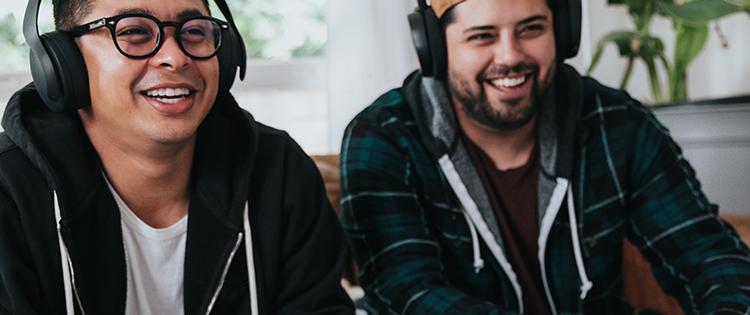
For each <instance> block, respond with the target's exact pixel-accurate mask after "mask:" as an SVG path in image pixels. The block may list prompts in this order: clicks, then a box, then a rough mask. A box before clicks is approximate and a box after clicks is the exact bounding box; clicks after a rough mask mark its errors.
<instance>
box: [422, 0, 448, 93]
mask: <svg viewBox="0 0 750 315" xmlns="http://www.w3.org/2000/svg"><path fill="white" fill-rule="evenodd" d="M424 21H425V28H426V29H427V38H428V40H429V43H430V55H431V56H432V70H433V72H434V73H433V74H434V77H435V79H437V80H445V79H446V77H447V76H448V48H447V47H446V45H445V31H444V30H443V27H442V26H441V25H440V21H439V20H438V18H437V16H435V11H433V10H432V9H429V10H426V11H425V14H424Z"/></svg>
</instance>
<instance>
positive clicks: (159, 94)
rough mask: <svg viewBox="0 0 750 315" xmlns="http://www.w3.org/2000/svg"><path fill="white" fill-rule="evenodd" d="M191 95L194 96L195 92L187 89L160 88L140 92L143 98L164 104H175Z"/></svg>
mask: <svg viewBox="0 0 750 315" xmlns="http://www.w3.org/2000/svg"><path fill="white" fill-rule="evenodd" d="M193 94H195V91H191V90H189V89H187V88H160V89H153V90H147V91H143V92H141V95H143V96H146V97H148V98H151V99H153V100H155V101H157V102H160V103H166V104H177V103H178V102H180V101H182V100H184V99H186V98H188V97H190V96H191V95H193Z"/></svg>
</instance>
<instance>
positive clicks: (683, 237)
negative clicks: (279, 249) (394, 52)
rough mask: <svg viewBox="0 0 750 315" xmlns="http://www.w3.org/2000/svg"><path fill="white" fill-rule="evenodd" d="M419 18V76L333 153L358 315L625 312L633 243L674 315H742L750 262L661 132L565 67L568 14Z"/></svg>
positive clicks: (571, 2)
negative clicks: (360, 292)
mask: <svg viewBox="0 0 750 315" xmlns="http://www.w3.org/2000/svg"><path fill="white" fill-rule="evenodd" d="M419 2H420V3H419V8H418V9H417V10H416V11H415V13H413V14H412V15H411V16H410V17H409V18H410V23H411V26H412V32H413V33H412V34H413V37H414V41H415V46H416V48H417V52H418V54H419V57H420V63H421V65H422V69H421V71H417V72H415V73H413V74H412V75H410V76H409V77H408V78H407V79H406V81H405V83H404V85H403V86H402V87H401V88H400V89H396V90H392V91H390V92H388V93H386V94H384V95H383V96H381V97H380V98H379V99H378V100H376V101H375V102H374V104H372V105H370V106H369V107H368V108H366V109H365V110H364V111H363V112H362V113H360V114H359V115H358V116H357V117H356V118H355V119H354V120H353V121H352V123H351V124H350V125H349V127H348V128H347V131H346V134H345V136H344V141H343V146H342V153H341V161H342V162H341V174H342V181H341V185H342V199H341V208H342V215H341V218H340V219H341V221H342V224H343V227H344V231H345V233H346V234H347V235H348V237H349V240H350V242H351V244H352V246H353V252H354V256H355V258H356V260H357V263H358V265H359V268H360V280H361V283H362V285H363V287H364V289H365V292H366V299H365V300H363V301H362V303H361V306H362V307H363V308H365V309H367V310H369V311H371V313H383V314H391V313H393V314H395V313H398V314H500V313H502V314H509V313H512V314H518V313H526V314H558V313H559V314H563V313H564V314H579V313H588V314H632V313H633V310H632V308H631V306H630V305H629V304H628V302H627V300H626V299H625V298H624V294H623V276H622V246H623V241H624V240H625V239H626V238H627V239H628V240H630V241H631V242H633V243H634V244H635V245H637V246H638V247H639V248H640V250H641V252H642V253H643V254H644V255H645V257H646V258H648V260H649V261H650V262H651V264H652V266H653V273H654V275H655V276H656V278H657V280H658V281H659V283H660V284H661V286H662V287H663V288H664V290H665V291H666V292H667V293H669V294H671V295H673V296H675V297H676V298H677V299H678V301H679V302H680V305H681V306H682V308H683V309H684V310H685V312H686V313H701V314H703V313H712V312H716V311H719V312H729V313H732V311H737V313H743V312H746V311H747V310H748V309H747V305H750V291H748V290H747V287H748V284H749V283H750V277H749V275H750V264H748V261H749V260H748V256H749V253H748V248H747V246H746V245H745V244H743V243H742V241H740V239H739V238H738V236H737V234H736V233H735V232H734V230H732V228H731V227H729V226H728V225H727V224H726V223H725V222H723V221H722V220H721V219H720V218H719V217H718V216H717V213H716V211H715V210H714V208H713V207H712V206H711V203H709V201H708V200H707V199H706V197H705V195H704V194H703V192H702V191H701V190H700V184H699V183H698V180H697V179H696V178H695V172H694V171H693V170H692V168H691V167H690V165H689V164H688V162H687V161H686V160H685V159H684V158H683V156H682V154H681V152H680V149H679V147H678V146H677V145H676V144H675V142H674V141H673V140H672V139H671V137H670V136H669V133H668V132H667V131H666V130H665V128H664V127H663V126H662V125H661V124H659V122H658V121H657V120H656V119H655V118H654V116H653V114H652V113H651V112H650V111H649V110H648V109H646V108H644V107H643V106H642V105H641V104H639V103H638V102H636V101H634V100H633V99H632V98H630V97H629V96H628V95H627V94H626V93H624V92H622V91H618V90H614V89H611V88H608V87H605V86H603V85H601V84H599V83H598V82H597V81H595V80H593V79H591V78H585V77H582V76H581V75H579V74H578V73H577V72H576V71H575V70H574V69H573V68H571V67H570V66H568V65H566V64H564V63H563V61H564V60H565V59H566V58H568V57H572V56H574V55H575V54H576V51H577V48H578V45H577V42H578V39H579V38H580V0H578V1H576V0H526V1H516V0H433V1H432V2H431V6H427V4H426V3H425V1H423V0H420V1H419Z"/></svg>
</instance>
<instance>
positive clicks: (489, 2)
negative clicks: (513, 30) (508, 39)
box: [451, 0, 552, 27]
mask: <svg viewBox="0 0 750 315" xmlns="http://www.w3.org/2000/svg"><path fill="white" fill-rule="evenodd" d="M451 10H452V12H454V13H452V14H453V18H452V19H451V21H453V23H452V24H451V25H454V24H459V25H463V26H464V27H475V26H476V25H495V26H500V25H505V26H514V25H519V24H525V23H528V22H530V21H538V20H548V21H551V20H552V12H551V10H550V8H549V6H548V4H547V0H522V1H519V0H464V1H461V3H460V4H458V5H456V6H454V7H453V8H451Z"/></svg>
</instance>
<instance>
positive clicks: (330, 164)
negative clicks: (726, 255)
mask: <svg viewBox="0 0 750 315" xmlns="http://www.w3.org/2000/svg"><path fill="white" fill-rule="evenodd" d="M312 158H313V160H314V161H315V163H316V164H317V165H318V169H319V170H320V173H321V175H322V176H323V181H324V182H325V186H326V191H327V193H328V199H329V200H330V201H331V204H332V205H333V207H334V209H335V210H336V213H337V214H338V213H339V198H340V197H341V188H340V186H339V157H338V155H319V156H313V157H312ZM722 218H723V219H724V220H726V221H727V222H729V224H731V225H732V226H734V228H735V229H736V230H737V232H738V233H739V234H740V237H742V240H743V241H745V243H747V242H748V241H750V215H742V216H736V215H735V216H722ZM349 260H352V259H351V256H349ZM622 269H623V273H624V290H625V295H626V296H627V297H628V301H630V304H631V305H632V306H633V308H635V309H636V311H642V310H646V309H650V310H654V311H658V312H660V313H662V314H670V315H671V314H684V313H683V312H682V310H681V309H680V307H679V305H678V304H677V300H675V299H674V298H673V297H671V296H669V295H666V294H665V293H664V291H662V289H661V287H659V285H658V284H657V283H656V279H655V278H654V276H653V274H651V265H650V264H649V263H648V261H646V259H645V258H644V257H643V256H642V255H641V253H640V252H639V251H638V249H637V248H636V247H635V246H634V245H633V244H631V243H630V242H629V241H625V244H624V246H623V268H622ZM344 278H346V279H347V280H349V282H350V283H352V284H357V283H358V282H357V281H356V265H355V264H354V261H353V260H352V263H351V264H350V266H349V268H347V269H346V270H345V272H344Z"/></svg>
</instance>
